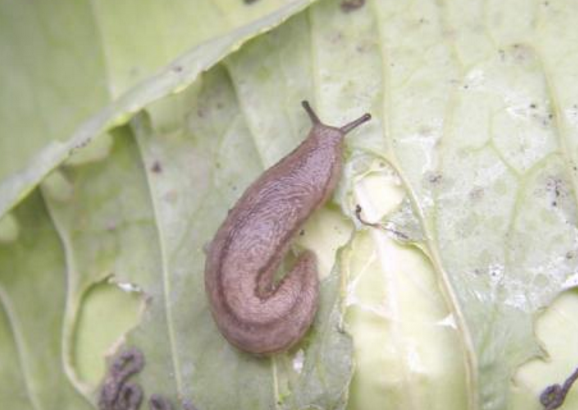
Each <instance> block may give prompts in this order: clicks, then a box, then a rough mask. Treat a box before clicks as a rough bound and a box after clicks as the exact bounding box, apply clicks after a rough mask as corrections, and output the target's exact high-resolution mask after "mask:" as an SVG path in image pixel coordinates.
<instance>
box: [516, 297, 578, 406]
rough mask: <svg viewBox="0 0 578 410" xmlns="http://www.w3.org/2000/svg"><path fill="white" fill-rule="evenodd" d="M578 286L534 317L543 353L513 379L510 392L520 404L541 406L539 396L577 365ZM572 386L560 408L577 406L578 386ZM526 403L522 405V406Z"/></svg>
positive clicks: (560, 382) (520, 369)
mask: <svg viewBox="0 0 578 410" xmlns="http://www.w3.org/2000/svg"><path fill="white" fill-rule="evenodd" d="M576 318H578V289H572V290H569V291H567V292H564V293H563V294H562V295H560V296H559V297H558V298H556V300H555V301H554V302H553V303H552V304H551V305H550V306H549V307H548V308H547V309H546V310H545V311H544V312H543V313H542V314H541V315H540V316H539V317H538V318H537V319H536V326H535V330H536V335H537V337H538V338H539V340H540V341H541V344H542V348H543V349H544V351H545V353H546V355H547V356H546V357H544V358H536V359H533V360H530V361H529V362H527V363H525V364H524V365H522V366H521V367H520V368H519V369H518V371H517V372H516V374H515V376H514V378H513V387H512V393H513V394H512V395H513V398H514V403H515V404H516V405H518V406H519V407H516V408H529V409H542V406H541V404H540V401H539V399H540V395H541V394H542V393H543V392H544V391H545V389H546V388H547V387H548V386H551V385H555V384H559V385H563V384H564V381H565V380H566V379H567V378H568V376H570V375H571V374H572V373H573V372H574V370H575V369H576V367H578V320H577V319H576ZM576 387H577V386H575V385H574V386H573V387H572V388H571V389H570V390H569V392H568V395H567V396H566V397H565V400H564V404H563V406H562V407H561V408H563V409H572V408H576V407H577V406H578V389H576ZM524 406H525V407H524Z"/></svg>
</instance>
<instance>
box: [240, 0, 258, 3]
mask: <svg viewBox="0 0 578 410" xmlns="http://www.w3.org/2000/svg"><path fill="white" fill-rule="evenodd" d="M257 1H259V0H243V2H244V3H245V4H253V3H256V2H257Z"/></svg>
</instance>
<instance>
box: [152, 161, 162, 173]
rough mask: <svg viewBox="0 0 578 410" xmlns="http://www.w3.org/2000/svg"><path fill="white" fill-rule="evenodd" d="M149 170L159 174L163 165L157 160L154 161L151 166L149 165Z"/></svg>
mask: <svg viewBox="0 0 578 410" xmlns="http://www.w3.org/2000/svg"><path fill="white" fill-rule="evenodd" d="M151 171H152V172H154V173H155V174H160V173H161V172H163V167H162V165H161V163H160V162H159V161H155V162H154V163H153V166H152V167H151Z"/></svg>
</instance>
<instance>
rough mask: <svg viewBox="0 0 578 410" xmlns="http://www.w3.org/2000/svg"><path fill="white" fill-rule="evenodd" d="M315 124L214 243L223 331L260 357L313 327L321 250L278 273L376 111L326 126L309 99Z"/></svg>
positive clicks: (209, 263)
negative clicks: (349, 145) (351, 143)
mask: <svg viewBox="0 0 578 410" xmlns="http://www.w3.org/2000/svg"><path fill="white" fill-rule="evenodd" d="M303 108H305V111H306V112H307V114H308V115H309V117H310V118H311V122H312V123H313V127H312V128H311V131H310V132H309V135H308V136H307V138H306V139H305V140H304V141H303V142H302V143H301V145H299V146H298V147H297V148H296V149H295V150H294V151H293V152H291V153H290V154H289V155H287V156H286V157H285V158H283V159H281V161H279V162H278V163H277V164H275V165H274V166H272V167H271V168H269V169H268V170H266V171H265V172H264V173H263V174H262V175H261V176H260V177H259V178H258V179H257V180H256V181H255V182H253V184H251V186H249V188H248V189H247V190H246V191H245V192H244V194H243V195H242V196H241V198H240V199H239V200H238V201H237V203H236V204H235V206H234V207H233V208H232V209H231V211H230V212H229V214H228V216H227V218H226V219H225V221H224V222H223V224H222V225H221V227H220V228H219V229H218V231H217V233H216V235H215V237H214V239H213V241H212V242H211V244H210V246H209V249H208V252H207V260H206V264H205V289H206V292H207V296H208V299H209V304H210V307H211V312H212V315H213V318H214V319H215V322H216V324H217V326H218V328H219V330H220V331H221V333H222V334H223V336H224V337H225V338H226V339H227V340H228V341H229V342H230V343H232V344H233V345H235V346H237V347H238V348H239V349H242V350H245V351H247V352H251V353H255V354H268V353H275V352H279V351H284V350H287V349H289V348H290V347H292V346H293V345H295V344H296V343H297V342H298V341H299V340H300V339H301V338H302V337H303V335H304V334H305V332H306V331H307V329H308V328H309V327H310V326H311V323H312V322H313V319H314V317H315V313H316V311H317V305H318V297H319V279H318V275H317V266H316V259H315V255H314V254H313V253H312V252H310V251H305V252H303V253H302V254H301V255H300V256H299V258H298V259H297V261H296V263H295V266H294V267H293V269H292V270H291V271H290V272H289V273H287V274H286V275H285V277H284V278H283V279H282V280H281V281H280V282H279V283H278V284H277V285H275V284H274V274H275V271H276V270H277V268H278V267H279V265H280V263H281V261H282V260H283V257H284V255H285V254H286V252H287V251H288V249H289V245H290V243H291V239H292V238H293V236H294V235H295V234H296V233H297V232H299V230H300V228H301V227H302V225H303V224H304V223H305V221H306V220H307V218H308V217H309V216H310V215H311V214H312V213H313V212H314V211H315V210H317V209H318V208H320V207H321V206H322V205H323V204H324V203H325V202H326V201H327V200H328V199H329V197H330V196H331V193H332V192H333V190H334V189H335V186H336V185H337V181H338V179H339V175H340V173H341V165H342V161H343V160H342V150H343V137H344V136H345V134H347V133H348V132H349V131H351V130H353V129H354V128H356V127H358V126H359V125H361V124H363V123H364V122H366V121H369V119H370V118H371V116H370V115H369V114H365V115H363V116H361V117H360V118H358V119H356V120H355V121H352V122H350V123H349V124H347V125H344V126H343V127H340V128H337V127H331V126H328V125H325V124H323V123H322V122H321V121H320V120H319V118H318V117H317V115H316V114H315V113H314V112H313V110H312V109H311V107H310V106H309V103H307V101H304V102H303Z"/></svg>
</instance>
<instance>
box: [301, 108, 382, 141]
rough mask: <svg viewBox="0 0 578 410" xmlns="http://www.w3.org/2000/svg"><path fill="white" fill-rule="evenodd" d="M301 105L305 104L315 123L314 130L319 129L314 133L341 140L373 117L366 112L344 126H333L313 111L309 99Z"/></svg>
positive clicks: (306, 110)
mask: <svg viewBox="0 0 578 410" xmlns="http://www.w3.org/2000/svg"><path fill="white" fill-rule="evenodd" d="M301 105H303V108H304V109H305V112H307V114H308V115H309V118H310V119H311V122H312V123H313V130H314V131H317V133H316V132H313V134H315V135H319V136H320V137H322V138H324V139H326V138H331V139H336V140H339V141H340V140H341V139H342V138H343V137H344V136H345V134H347V133H348V132H350V131H351V130H353V129H355V128H357V127H359V126H360V125H361V124H363V123H365V122H367V121H369V120H370V119H371V114H367V113H366V114H363V115H362V116H361V117H359V118H357V119H355V120H353V121H351V122H350V123H348V124H345V125H344V126H342V127H332V126H329V125H325V124H324V123H322V122H321V120H320V119H319V117H318V116H317V114H316V113H315V111H313V108H311V106H310V105H309V102H308V101H302V102H301Z"/></svg>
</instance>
